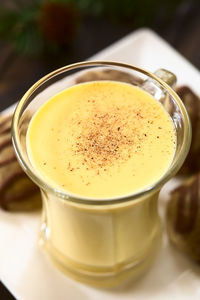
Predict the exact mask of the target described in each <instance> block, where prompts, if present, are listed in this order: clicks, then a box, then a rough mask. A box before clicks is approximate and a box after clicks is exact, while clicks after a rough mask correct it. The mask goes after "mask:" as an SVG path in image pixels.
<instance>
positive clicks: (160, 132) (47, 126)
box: [27, 81, 176, 198]
mask: <svg viewBox="0 0 200 300" xmlns="http://www.w3.org/2000/svg"><path fill="white" fill-rule="evenodd" d="M27 143H28V152H29V158H30V160H31V162H32V164H33V165H34V167H35V168H36V170H38V172H39V173H40V176H42V177H43V178H44V179H45V181H47V182H49V184H51V185H53V186H55V187H57V188H59V189H64V190H66V191H68V192H70V193H74V194H78V195H81V196H83V197H90V198H111V197H119V196H124V195H127V194H131V193H134V192H138V191H139V190H142V189H144V188H147V187H148V186H150V185H152V184H153V183H155V182H156V181H157V180H158V179H159V178H160V177H161V176H162V175H163V174H164V173H165V172H166V169H167V168H168V167H169V165H170V163H171V161H172V159H173V155H174V151H175V144H176V140H175V133H174V127H173V123H172V121H171V119H170V117H169V115H168V114H167V113H166V112H165V111H164V109H163V107H162V106H161V105H160V104H159V103H158V102H156V101H155V99H154V98H153V97H151V96H150V95H149V94H147V93H145V92H144V91H142V90H141V89H139V88H137V87H133V86H131V85H128V84H125V83H119V82H111V81H102V82H92V83H87V84H80V85H77V86H74V87H72V88H70V89H67V90H65V91H64V92H62V93H60V94H58V95H56V96H54V97H53V98H52V99H51V100H49V101H48V102H47V103H46V104H45V105H43V106H42V107H41V108H40V110H39V111H38V112H37V113H36V114H35V116H34V118H33V120H32V121H31V124H30V127H29V131H28V136H27Z"/></svg>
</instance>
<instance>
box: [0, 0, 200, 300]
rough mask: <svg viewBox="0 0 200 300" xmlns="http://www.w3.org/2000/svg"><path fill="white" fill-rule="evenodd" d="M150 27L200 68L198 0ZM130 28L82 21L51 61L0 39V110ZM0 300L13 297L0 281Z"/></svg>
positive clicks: (7, 299) (108, 23)
mask: <svg viewBox="0 0 200 300" xmlns="http://www.w3.org/2000/svg"><path fill="white" fill-rule="evenodd" d="M151 28H152V29H153V30H154V31H156V32H157V33H158V34H159V35H160V36H162V37H163V38H164V39H165V40H166V41H167V42H168V43H170V44H171V45H172V46H173V47H174V48H175V49H177V50H178V51H179V52H180V53H181V54H182V55H183V56H185V57H186V59H188V60H189V61H190V62H191V63H192V64H193V65H194V66H195V67H196V68H198V69H200V0H197V1H195V0H194V1H193V0H186V1H183V2H182V3H181V5H179V7H178V9H177V10H176V11H175V12H174V15H173V19H172V20H171V21H170V22H169V23H165V24H163V23H162V22H161V20H160V19H159V18H158V20H156V21H155V22H154V24H153V25H152V26H151ZM132 30H133V28H132V26H130V25H128V24H113V23H111V22H109V21H108V20H105V19H98V20H97V19H88V20H85V22H84V23H83V25H82V27H81V28H80V30H79V33H78V35H77V38H76V39H75V40H74V42H73V45H72V48H71V50H70V52H69V53H68V55H67V56H66V57H65V58H63V59H62V61H60V60H57V61H54V62H53V63H47V62H46V61H44V60H42V59H36V58H34V59H33V58H27V57H24V56H22V55H20V54H16V53H14V52H13V50H12V48H11V47H10V46H9V45H8V44H5V43H3V42H2V41H1V40H0V111H2V110H3V109H5V108H6V107H8V106H10V105H11V104H12V103H15V102H16V101H18V100H19V99H20V98H21V96H22V95H23V94H24V93H25V91H26V90H27V89H28V88H29V87H30V86H31V85H32V84H33V83H34V82H35V81H37V80H38V79H39V78H40V77H41V76H43V75H45V74H46V73H48V72H50V71H51V70H53V69H55V68H56V67H60V66H62V65H65V64H69V63H72V62H76V61H81V60H84V59H86V58H88V57H89V56H91V55H93V54H95V53H96V52H98V51H99V50H101V49H103V48H105V47H106V46H108V45H110V44H111V43H113V42H114V41H116V40H118V39H120V38H122V37H123V36H124V35H126V34H128V33H129V32H131V31H132ZM199 84H200V83H199ZM0 299H1V300H11V299H15V298H14V297H13V296H12V295H11V294H10V293H9V292H8V291H7V290H6V288H5V287H4V285H3V284H1V283H0ZM36 300H37V299H36Z"/></svg>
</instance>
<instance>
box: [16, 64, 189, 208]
mask: <svg viewBox="0 0 200 300" xmlns="http://www.w3.org/2000/svg"><path fill="white" fill-rule="evenodd" d="M89 66H90V67H95V66H96V67H97V66H102V67H106V66H107V67H108V66H111V67H122V68H126V69H130V70H134V71H137V72H140V73H142V74H144V75H146V76H148V77H151V78H152V79H154V80H156V81H157V82H158V83H159V84H160V85H161V86H162V87H164V88H165V89H166V90H167V92H168V93H169V95H171V96H172V97H173V99H174V100H175V101H176V103H177V104H178V107H179V109H180V111H181V113H182V115H183V119H184V125H185V131H184V136H183V141H182V146H181V149H180V154H179V157H178V159H177V160H176V162H175V163H174V164H173V165H172V166H170V167H169V169H168V170H167V171H166V173H164V175H163V176H162V177H161V178H160V179H159V180H158V181H156V182H155V183H154V184H152V185H151V186H149V187H147V188H145V189H142V190H141V191H138V192H136V193H130V194H128V195H124V196H119V197H109V198H104V199H102V198H92V197H91V198H89V197H88V198H87V197H84V196H81V195H79V194H73V193H70V192H68V191H66V192H64V191H63V190H59V189H57V188H55V187H52V186H50V185H49V184H48V183H47V182H45V181H44V180H42V179H41V178H39V177H38V176H37V175H36V174H35V173H34V172H32V170H31V169H30V168H29V166H28V164H27V163H26V161H25V159H24V157H23V154H22V151H21V142H20V138H19V135H18V123H19V120H20V117H21V115H22V112H23V109H24V107H26V103H27V101H28V99H29V97H30V96H31V95H32V94H33V93H34V92H35V91H36V90H37V89H38V88H39V87H40V86H42V85H43V84H44V83H46V82H47V81H48V80H49V79H51V78H53V77H55V76H57V75H60V74H62V73H64V72H66V71H70V70H74V69H78V68H81V67H89ZM11 133H12V142H13V146H14V149H15V153H16V156H17V158H18V160H19V163H20V165H21V167H22V168H23V170H24V171H25V173H26V174H27V175H28V176H29V177H30V178H31V180H32V181H33V182H35V183H36V184H37V185H38V186H39V187H40V188H42V189H44V190H45V191H47V192H50V193H53V194H55V195H56V196H58V197H59V198H62V199H64V200H67V201H71V202H75V203H81V204H85V205H111V204H119V203H124V202H127V201H133V200H136V199H139V198H143V197H145V196H146V195H147V194H149V193H151V192H154V191H157V190H159V189H160V188H161V187H162V186H163V185H164V184H165V183H166V182H167V181H168V180H169V179H170V178H171V177H173V176H174V174H175V173H176V172H177V171H178V169H179V168H180V167H181V165H182V163H183V162H184V160H185V158H186V155H187V154H188V151H189V148H190V143H191V136H192V132H191V124H190V119H189V116H188V113H187V111H186V108H185V106H184V105H183V103H182V101H181V99H180V98H179V96H178V95H177V94H176V92H175V91H174V90H173V89H172V88H171V87H170V86H169V85H168V84H167V83H165V82H164V81H163V80H162V79H160V78H159V77H158V76H156V75H155V74H154V73H151V72H149V71H147V70H145V69H143V68H139V67H136V66H134V65H131V64H126V63H122V62H117V61H104V60H97V61H83V62H77V63H73V64H70V65H67V66H64V67H61V68H59V69H56V70H54V71H52V72H50V73H48V74H47V75H45V76H43V77H42V78H41V79H39V80H38V81H37V82H36V83H35V84H33V85H32V86H31V87H30V88H29V89H28V91H27V92H26V93H25V94H24V96H23V97H22V98H21V100H20V101H19V103H18V105H17V107H16V109H15V112H14V116H13V120H12V130H11Z"/></svg>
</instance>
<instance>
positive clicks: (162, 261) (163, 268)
mask: <svg viewBox="0 0 200 300" xmlns="http://www.w3.org/2000/svg"><path fill="white" fill-rule="evenodd" d="M91 59H96V60H97V59H98V60H101V59H102V60H118V61H123V62H127V63H129V64H134V65H136V66H140V67H143V68H145V69H147V70H150V71H155V70H156V69H158V68H161V67H162V68H166V69H169V70H170V71H172V72H174V73H175V74H176V75H177V77H178V85H180V84H188V85H189V86H190V87H192V88H193V90H194V91H195V92H196V93H198V94H200V84H199V82H200V73H199V71H198V70H196V69H195V68H194V67H193V66H192V65H191V64H190V63H189V62H188V61H187V60H186V59H184V58H183V57H182V56H181V55H180V54H178V53H177V52H176V51H175V50H174V49H172V48H171V47H170V46H169V45H168V44H167V43H166V42H165V41H164V40H162V39H161V38H160V37H159V36H157V35H156V34H155V33H154V32H152V31H150V30H149V29H140V30H138V31H135V32H133V33H131V34H130V35H128V36H126V37H125V38H123V39H122V40H120V41H118V42H116V43H115V44H113V45H111V46H110V47H108V48H106V49H105V50H103V51H101V52H100V53H98V54H96V55H94V56H93V57H92V58H91ZM13 109H14V107H13V106H12V107H11V108H9V109H8V110H7V111H13ZM175 184H176V181H175V180H172V181H170V182H169V183H168V184H167V185H165V187H164V189H163V190H162V191H161V194H160V203H159V205H160V213H161V216H162V217H163V211H164V206H165V203H166V200H167V198H168V195H169V190H170V189H171V188H172V187H173V186H174V185H175ZM39 222H40V214H39V213H27V214H22V213H7V212H4V211H2V210H0V278H1V280H2V282H3V283H4V284H5V285H6V286H7V287H8V289H9V290H10V291H11V292H12V293H13V295H15V297H16V298H17V299H19V300H57V299H58V300H66V299H70V300H80V299H82V300H90V299H91V300H100V299H101V300H102V299H103V300H117V299H123V300H126V299H131V300H134V299H137V300H140V299H145V300H146V299H148V300H151V299H152V300H156V299H161V300H165V299H170V300H171V299H172V300H173V299H174V300H179V299H180V300H185V299H188V300H189V299H191V297H192V299H193V300H197V299H198V300H199V299H200V269H199V268H198V267H197V266H196V265H194V264H192V263H191V262H190V261H189V260H188V259H187V258H186V257H184V256H183V255H182V254H180V253H179V252H177V251H176V250H175V249H174V248H173V247H171V246H170V245H169V243H168V240H167V237H166V235H164V238H163V244H162V248H161V250H160V252H159V254H158V256H157V258H156V260H155V262H154V264H153V266H152V268H151V269H150V270H149V271H148V272H147V273H146V274H145V276H144V277H142V278H141V279H140V280H138V281H137V282H134V283H132V282H131V281H130V282H129V283H126V284H124V285H122V286H120V287H118V288H113V289H106V290H103V289H102V290H98V289H95V288H91V287H88V286H85V285H83V284H81V283H77V282H75V281H73V280H71V279H69V278H68V277H66V276H64V275H63V274H62V273H61V272H60V271H58V270H57V269H56V268H55V267H54V265H53V264H52V263H51V262H50V261H49V259H47V258H46V257H45V256H44V255H43V253H41V252H40V250H39V248H38V245H37V232H38V229H39Z"/></svg>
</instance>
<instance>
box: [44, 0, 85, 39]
mask: <svg viewBox="0 0 200 300" xmlns="http://www.w3.org/2000/svg"><path fill="white" fill-rule="evenodd" d="M78 19H79V16H78V11H77V9H76V7H75V6H74V5H73V4H71V3H54V2H46V3H44V4H43V5H42V6H41V10H40V18H39V26H40V30H41V32H42V34H43V35H44V37H45V38H46V39H47V40H49V41H51V42H54V43H56V44H58V45H67V44H69V43H70V41H71V40H72V39H73V38H74V36H75V34H76V31H77V28H78Z"/></svg>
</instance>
